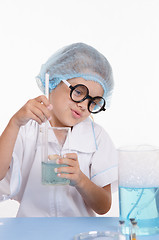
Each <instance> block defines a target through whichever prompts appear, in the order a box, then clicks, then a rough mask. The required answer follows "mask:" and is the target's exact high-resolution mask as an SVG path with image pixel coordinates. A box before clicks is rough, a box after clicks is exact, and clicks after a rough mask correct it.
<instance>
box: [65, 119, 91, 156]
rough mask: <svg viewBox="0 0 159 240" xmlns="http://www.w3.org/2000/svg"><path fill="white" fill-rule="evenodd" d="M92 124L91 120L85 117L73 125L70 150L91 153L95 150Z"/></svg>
mask: <svg viewBox="0 0 159 240" xmlns="http://www.w3.org/2000/svg"><path fill="white" fill-rule="evenodd" d="M93 125H94V124H93V122H92V120H91V119H90V118H87V119H85V120H84V121H82V122H81V123H78V124H77V125H75V126H74V127H73V129H72V131H71V134H70V148H71V150H75V151H79V152H85V153H93V152H95V151H96V142H95V136H94V133H93V128H94V126H93Z"/></svg>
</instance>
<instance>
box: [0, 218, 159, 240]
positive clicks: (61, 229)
mask: <svg viewBox="0 0 159 240" xmlns="http://www.w3.org/2000/svg"><path fill="white" fill-rule="evenodd" d="M118 221H119V219H118V218H110V217H85V218H83V217H80V218H77V217H76V218H72V217H69V218H65V217H61V218H60V217H58V218H49V217H48V218H0V239H2V240H3V239H4V240H10V239H15V240H44V239H46V240H73V238H74V236H75V235H77V234H79V233H81V232H88V231H106V230H109V231H113V232H115V231H117V230H118ZM138 239H139V240H140V239H141V240H142V239H144V240H159V235H154V236H143V237H138Z"/></svg>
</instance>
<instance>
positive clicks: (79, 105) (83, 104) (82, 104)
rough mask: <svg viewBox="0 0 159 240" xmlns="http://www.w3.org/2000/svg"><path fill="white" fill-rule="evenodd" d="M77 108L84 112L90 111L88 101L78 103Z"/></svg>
mask: <svg viewBox="0 0 159 240" xmlns="http://www.w3.org/2000/svg"><path fill="white" fill-rule="evenodd" d="M77 106H78V107H80V108H81V109H82V110H83V111H84V110H86V109H88V99H86V100H84V101H83V102H79V103H77Z"/></svg>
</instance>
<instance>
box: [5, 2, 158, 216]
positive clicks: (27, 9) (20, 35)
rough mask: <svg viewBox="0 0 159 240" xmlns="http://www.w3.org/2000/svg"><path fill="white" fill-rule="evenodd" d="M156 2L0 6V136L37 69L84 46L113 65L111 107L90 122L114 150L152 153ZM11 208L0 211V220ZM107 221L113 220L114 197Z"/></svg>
mask: <svg viewBox="0 0 159 240" xmlns="http://www.w3.org/2000/svg"><path fill="white" fill-rule="evenodd" d="M158 13H159V1H158V0H79V1H78V0H67V1H65V0H57V1H55V0H26V1H25V0H14V1H12V0H0V89H1V91H0V110H1V111H0V114H1V115H0V132H2V131H3V129H4V128H5V126H6V125H7V122H8V120H9V119H10V118H11V116H12V115H13V114H14V113H15V112H16V111H17V110H18V109H19V108H20V107H21V106H22V105H23V104H24V103H25V102H26V101H27V100H28V99H30V98H34V97H36V96H38V95H40V94H41V92H40V90H38V88H37V86H36V82H35V76H36V75H37V74H38V73H39V70H40V67H41V64H42V63H44V62H45V61H46V60H47V59H48V57H49V56H50V55H51V54H52V53H54V52H55V51H56V50H57V49H59V48H61V47H63V46H65V45H68V44H71V43H74V42H85V43H87V44H90V45H92V46H94V47H95V48H97V49H98V50H99V51H100V52H102V53H103V54H104V55H105V56H106V57H107V59H108V60H109V62H110V63H111V65H112V68H113V72H114V79H115V89H114V94H113V98H112V102H111V107H110V109H108V110H107V111H106V112H104V113H101V114H99V115H98V116H96V117H95V120H96V121H97V122H98V123H99V124H101V125H102V126H103V127H104V128H105V129H106V131H107V132H108V133H109V135H110V136H111V138H112V140H113V142H114V144H115V146H116V147H120V146H122V145H128V144H141V143H145V144H151V145H156V146H158V145H159V137H158V135H159V124H158V123H159V111H158V104H159V94H158V92H159V87H158V81H159V67H158V65H159V14H158ZM16 209H17V204H15V203H14V202H7V203H0V217H6V216H15V213H16ZM108 215H110V216H117V215H118V200H117V194H116V195H115V198H114V202H113V207H112V210H111V211H110V213H109V214H108Z"/></svg>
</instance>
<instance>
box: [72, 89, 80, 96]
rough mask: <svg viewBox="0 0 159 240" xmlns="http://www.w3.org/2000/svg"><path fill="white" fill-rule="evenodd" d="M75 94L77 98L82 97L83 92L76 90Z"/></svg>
mask: <svg viewBox="0 0 159 240" xmlns="http://www.w3.org/2000/svg"><path fill="white" fill-rule="evenodd" d="M74 94H75V95H76V96H80V95H81V94H82V92H81V91H80V90H78V89H75V90H74Z"/></svg>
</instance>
